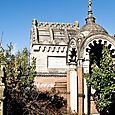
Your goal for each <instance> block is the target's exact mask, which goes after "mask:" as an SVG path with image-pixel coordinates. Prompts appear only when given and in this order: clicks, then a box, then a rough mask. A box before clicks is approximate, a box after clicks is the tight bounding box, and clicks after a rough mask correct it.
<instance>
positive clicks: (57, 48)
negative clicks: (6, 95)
mask: <svg viewBox="0 0 115 115" xmlns="http://www.w3.org/2000/svg"><path fill="white" fill-rule="evenodd" d="M100 45H108V46H110V50H112V49H115V37H113V36H111V35H109V34H108V32H107V31H106V30H105V29H104V28H103V27H101V26H100V25H98V24H96V23H95V18H94V17H93V15H92V1H91V0H88V17H87V18H86V24H85V25H84V26H82V27H79V24H78V22H77V21H76V22H74V23H73V24H70V23H67V24H66V23H51V22H50V23H49V22H39V21H37V20H33V21H32V28H31V36H30V52H31V58H32V57H35V58H36V59H37V60H36V71H37V76H36V77H35V85H36V86H37V88H39V90H48V91H50V90H52V89H53V90H54V89H55V91H56V92H59V95H61V96H64V98H66V99H67V109H68V111H71V112H78V114H79V115H83V114H86V115H90V113H92V114H93V115H98V112H97V110H96V108H95V104H94V101H93V98H92V94H94V92H95V91H94V90H93V89H91V90H89V88H88V87H87V84H86V80H85V77H84V76H85V74H86V73H90V66H91V64H90V53H89V52H90V51H94V52H98V51H99V50H100V49H99V48H100ZM114 58H115V56H114V54H113V59H114Z"/></svg>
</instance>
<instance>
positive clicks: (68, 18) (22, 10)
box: [0, 0, 115, 50]
mask: <svg viewBox="0 0 115 115" xmlns="http://www.w3.org/2000/svg"><path fill="white" fill-rule="evenodd" d="M92 1H93V15H94V17H96V23H97V24H100V25H101V26H103V27H104V28H105V29H106V30H107V31H108V32H109V33H110V34H111V35H113V34H115V0H92ZM87 5H88V0H0V15H1V16H0V37H1V35H2V32H3V45H6V44H9V43H10V42H12V43H13V44H14V46H15V47H16V49H17V50H20V49H22V48H24V47H27V48H28V49H29V44H30V29H31V23H32V19H37V20H38V21H42V22H63V23H73V22H74V21H75V20H78V21H79V23H80V26H83V25H84V24H85V18H86V17H87V7H88V6H87Z"/></svg>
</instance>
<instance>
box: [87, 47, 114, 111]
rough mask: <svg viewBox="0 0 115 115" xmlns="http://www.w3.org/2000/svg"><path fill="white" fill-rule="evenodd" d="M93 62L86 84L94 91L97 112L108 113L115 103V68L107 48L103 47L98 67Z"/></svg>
mask: <svg viewBox="0 0 115 115" xmlns="http://www.w3.org/2000/svg"><path fill="white" fill-rule="evenodd" d="M94 60H95V59H93V64H92V65H91V68H92V72H91V76H90V75H86V80H87V84H88V85H89V86H91V87H92V88H93V89H95V90H96V92H95V94H94V98H95V101H96V105H97V108H98V110H99V111H108V110H109V108H110V106H111V104H112V103H114V101H115V67H114V64H113V60H112V57H111V54H110V50H109V48H108V47H107V46H103V49H102V58H101V59H100V60H99V63H100V64H99V65H97V64H96V63H95V61H94Z"/></svg>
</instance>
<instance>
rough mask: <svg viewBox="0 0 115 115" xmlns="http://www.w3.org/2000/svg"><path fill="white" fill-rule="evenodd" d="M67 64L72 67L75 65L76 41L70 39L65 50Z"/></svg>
mask: <svg viewBox="0 0 115 115" xmlns="http://www.w3.org/2000/svg"><path fill="white" fill-rule="evenodd" d="M67 63H68V64H70V65H72V64H74V65H75V64H76V63H77V44H76V40H75V39H74V38H72V39H71V40H70V42H69V45H68V50H67Z"/></svg>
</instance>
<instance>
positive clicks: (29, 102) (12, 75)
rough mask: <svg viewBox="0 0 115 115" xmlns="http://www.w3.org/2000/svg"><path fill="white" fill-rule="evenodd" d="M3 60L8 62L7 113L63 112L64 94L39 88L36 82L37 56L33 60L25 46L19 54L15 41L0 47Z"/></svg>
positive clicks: (25, 114)
mask: <svg viewBox="0 0 115 115" xmlns="http://www.w3.org/2000/svg"><path fill="white" fill-rule="evenodd" d="M0 64H4V66H5V78H4V79H3V82H4V83H5V86H6V89H5V97H6V98H5V100H4V114H6V115H34V114H35V115H39V114H41V115H42V114H43V115H44V114H46V115H47V114H48V115H49V113H51V114H52V113H54V112H60V113H61V108H63V107H64V106H66V102H65V101H64V99H63V98H62V97H59V96H57V95H55V94H53V95H51V94H50V93H48V92H40V91H38V90H36V88H35V86H34V77H35V76H36V72H35V69H36V66H35V65H36V59H35V58H33V61H32V63H31V64H30V60H29V52H28V50H27V49H26V48H25V49H23V50H22V52H18V53H16V54H13V45H12V44H10V45H9V46H8V48H7V49H4V48H0ZM48 112H49V113H48ZM54 114H55V113H54Z"/></svg>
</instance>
